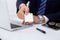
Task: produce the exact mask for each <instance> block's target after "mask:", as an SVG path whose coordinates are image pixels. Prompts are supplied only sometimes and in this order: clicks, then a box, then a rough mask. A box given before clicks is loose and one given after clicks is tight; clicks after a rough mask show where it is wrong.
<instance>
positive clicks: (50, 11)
mask: <svg viewBox="0 0 60 40" xmlns="http://www.w3.org/2000/svg"><path fill="white" fill-rule="evenodd" d="M28 1H30V5H29V9H30V12H31V13H33V14H34V15H37V12H38V11H40V10H38V9H39V7H40V3H41V0H17V3H16V6H17V12H18V10H19V5H20V4H21V3H25V4H26V3H27V2H28ZM59 11H60V0H47V5H46V10H45V13H44V14H43V15H46V16H47V17H48V18H49V19H50V21H55V20H60V19H59V18H58V17H60V13H59Z"/></svg>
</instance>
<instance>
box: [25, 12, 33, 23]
mask: <svg viewBox="0 0 60 40" xmlns="http://www.w3.org/2000/svg"><path fill="white" fill-rule="evenodd" d="M25 22H33V14H32V13H29V14H28V15H25Z"/></svg>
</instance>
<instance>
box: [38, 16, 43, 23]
mask: <svg viewBox="0 0 60 40" xmlns="http://www.w3.org/2000/svg"><path fill="white" fill-rule="evenodd" d="M38 16H39V18H40V24H42V16H40V15H38Z"/></svg>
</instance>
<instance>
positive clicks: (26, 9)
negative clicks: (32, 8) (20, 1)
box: [25, 7, 29, 15]
mask: <svg viewBox="0 0 60 40" xmlns="http://www.w3.org/2000/svg"><path fill="white" fill-rule="evenodd" d="M25 14H26V15H28V14H29V8H28V7H26V8H25Z"/></svg>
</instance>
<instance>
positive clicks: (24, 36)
mask: <svg viewBox="0 0 60 40" xmlns="http://www.w3.org/2000/svg"><path fill="white" fill-rule="evenodd" d="M37 27H38V28H40V29H42V30H45V31H46V34H43V33H41V32H39V31H37V30H36V28H37ZM0 37H1V38H2V39H3V40H60V30H58V31H56V30H53V29H50V28H48V27H43V26H41V25H40V24H37V25H33V26H32V27H30V28H25V29H22V30H17V31H14V32H9V31H6V30H4V29H1V28H0Z"/></svg>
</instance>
